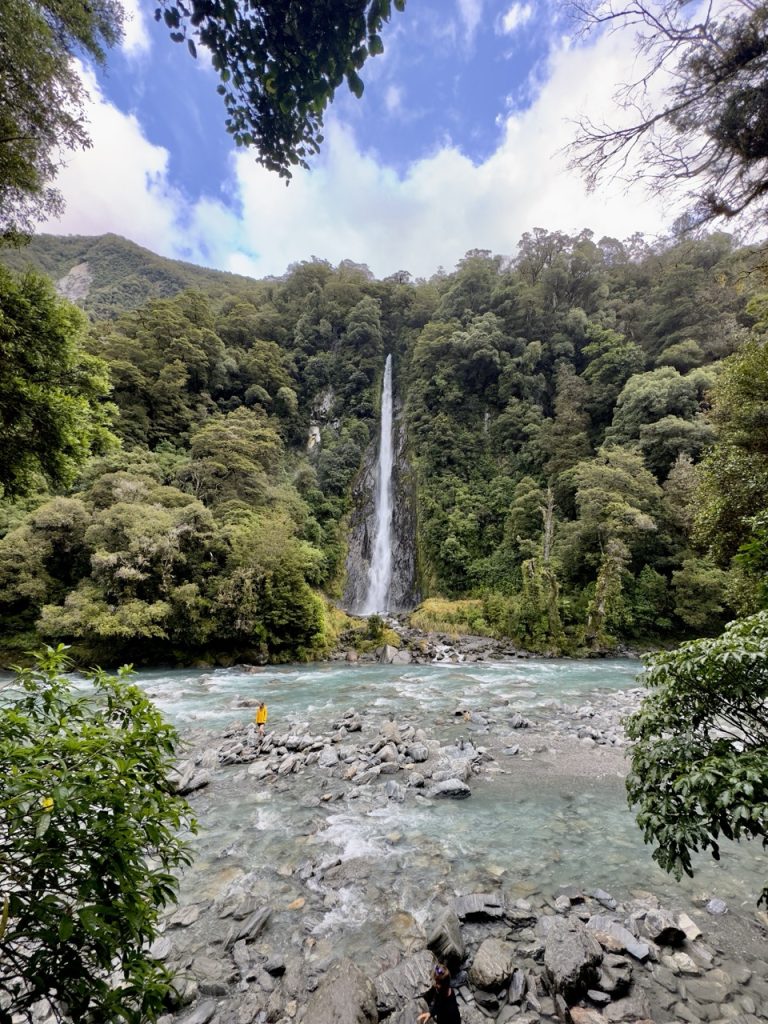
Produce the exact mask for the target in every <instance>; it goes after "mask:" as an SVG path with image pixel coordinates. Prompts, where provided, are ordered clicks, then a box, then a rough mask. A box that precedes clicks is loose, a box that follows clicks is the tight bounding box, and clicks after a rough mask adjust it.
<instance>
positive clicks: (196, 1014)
mask: <svg viewBox="0 0 768 1024" xmlns="http://www.w3.org/2000/svg"><path fill="white" fill-rule="evenodd" d="M217 1005H218V1004H217V1003H216V1001H215V1000H214V999H206V1001H205V1002H204V1003H200V1005H199V1006H198V1007H196V1008H195V1009H194V1010H193V1012H192V1013H190V1014H187V1016H186V1017H182V1018H181V1020H180V1021H179V1024H208V1022H209V1021H210V1020H211V1019H212V1018H213V1015H214V1014H215V1013H216V1007H217Z"/></svg>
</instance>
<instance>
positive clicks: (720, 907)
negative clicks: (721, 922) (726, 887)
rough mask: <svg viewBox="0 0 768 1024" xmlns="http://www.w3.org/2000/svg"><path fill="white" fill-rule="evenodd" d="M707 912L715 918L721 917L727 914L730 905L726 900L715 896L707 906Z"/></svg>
mask: <svg viewBox="0 0 768 1024" xmlns="http://www.w3.org/2000/svg"><path fill="white" fill-rule="evenodd" d="M705 910H706V911H707V913H708V914H714V915H715V916H719V915H720V914H727V913H728V904H727V903H726V902H725V901H724V900H721V899H718V898H717V897H716V896H715V897H714V898H713V899H711V900H710V901H709V903H708V904H707V905H706V907H705Z"/></svg>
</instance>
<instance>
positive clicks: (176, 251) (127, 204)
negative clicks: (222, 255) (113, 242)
mask: <svg viewBox="0 0 768 1024" xmlns="http://www.w3.org/2000/svg"><path fill="white" fill-rule="evenodd" d="M80 74H81V76H82V78H83V81H84V83H85V86H86V89H87V90H88V94H89V97H90V99H89V102H88V104H87V108H86V114H87V118H88V130H89V132H90V135H91V138H92V142H93V145H92V147H91V148H90V149H87V150H83V151H81V152H75V153H73V154H71V155H70V156H69V157H68V159H67V164H66V166H65V167H64V169H63V170H62V171H61V172H60V174H59V176H58V179H57V182H56V184H57V186H58V187H59V189H60V190H61V192H62V193H63V194H64V196H65V198H66V209H65V211H64V213H63V214H62V216H61V217H59V218H57V219H56V220H54V221H49V222H47V223H45V224H43V225H41V228H42V230H44V231H53V232H55V233H56V234H82V235H95V234H101V233H103V232H106V231H112V232H115V233H116V234H119V235H124V236H125V237H126V238H130V239H132V240H133V241H134V242H138V243H139V244H140V245H145V246H147V247H148V248H150V249H153V250H154V251H155V252H158V253H161V254H162V255H168V256H181V255H183V254H184V253H187V254H188V258H190V259H196V260H200V259H203V258H204V253H205V245H206V234H205V233H203V231H202V230H198V231H195V229H194V223H195V221H196V220H197V222H198V223H199V224H200V225H201V226H202V223H203V219H204V212H205V211H206V209H207V206H208V205H210V204H208V203H201V204H198V207H195V208H192V207H190V205H189V204H188V203H187V202H186V200H185V198H184V196H183V195H182V193H181V192H180V191H179V190H178V189H177V188H175V187H174V186H173V184H172V182H171V181H170V179H169V176H168V161H169V154H168V151H167V150H166V149H164V148H163V147H162V146H156V145H153V144H152V143H151V142H149V141H148V140H147V138H146V137H145V135H144V133H143V130H142V128H141V125H140V124H139V122H138V120H137V119H136V117H135V116H134V115H132V114H123V113H122V112H121V111H119V110H118V109H117V108H116V107H115V106H113V105H112V104H111V103H108V102H107V101H106V100H105V99H104V97H103V95H102V93H101V91H100V90H99V87H98V84H97V82H96V79H95V77H94V74H93V72H92V71H91V70H90V69H85V68H83V67H82V66H81V67H80ZM218 207H219V211H218V212H219V220H220V221H222V220H228V219H229V220H231V215H229V214H227V212H226V211H225V209H224V207H222V206H221V204H218ZM190 223H191V224H192V225H193V227H192V229H191V230H190V229H189V228H188V227H185V226H184V225H185V224H187V225H189V224H190Z"/></svg>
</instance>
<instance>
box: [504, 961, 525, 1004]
mask: <svg viewBox="0 0 768 1024" xmlns="http://www.w3.org/2000/svg"><path fill="white" fill-rule="evenodd" d="M525 986H526V979H525V975H524V974H523V972H522V971H521V970H520V969H519V968H518V967H516V968H515V970H514V971H513V972H512V977H511V978H510V981H509V992H508V995H507V999H508V1001H509V1002H510V1003H520V1002H522V1000H523V996H524V995H525Z"/></svg>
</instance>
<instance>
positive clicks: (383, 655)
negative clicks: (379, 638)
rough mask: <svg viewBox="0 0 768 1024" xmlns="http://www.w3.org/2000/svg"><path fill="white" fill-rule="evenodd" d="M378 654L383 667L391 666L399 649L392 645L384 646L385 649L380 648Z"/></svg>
mask: <svg viewBox="0 0 768 1024" xmlns="http://www.w3.org/2000/svg"><path fill="white" fill-rule="evenodd" d="M376 654H377V656H378V659H379V662H380V663H381V664H382V665H391V664H392V660H393V658H394V657H395V655H396V654H397V648H396V647H393V646H392V644H384V646H383V647H380V648H379V650H378V651H377V652H376Z"/></svg>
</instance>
